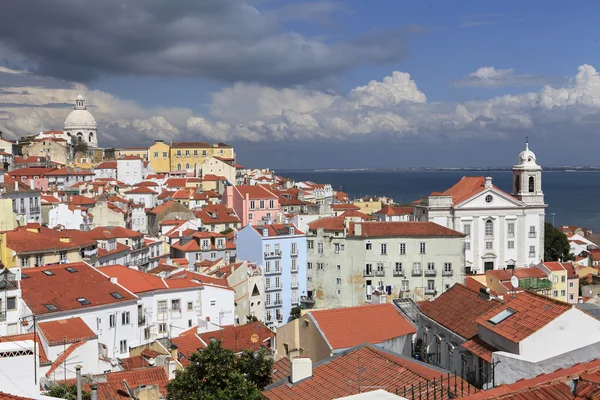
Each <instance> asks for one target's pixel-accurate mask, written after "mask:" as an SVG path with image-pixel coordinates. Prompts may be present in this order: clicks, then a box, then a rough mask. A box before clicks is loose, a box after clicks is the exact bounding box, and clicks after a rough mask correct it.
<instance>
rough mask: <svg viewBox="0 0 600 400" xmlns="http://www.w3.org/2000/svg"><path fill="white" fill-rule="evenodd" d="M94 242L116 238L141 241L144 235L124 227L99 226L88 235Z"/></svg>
mask: <svg viewBox="0 0 600 400" xmlns="http://www.w3.org/2000/svg"><path fill="white" fill-rule="evenodd" d="M86 234H87V235H88V236H89V237H91V238H92V239H94V240H106V239H114V238H128V239H141V238H142V237H143V236H144V234H143V233H141V232H138V231H134V230H132V229H129V228H124V227H122V226H111V227H107V226H99V227H97V228H94V229H92V230H91V231H88V232H87V233H86Z"/></svg>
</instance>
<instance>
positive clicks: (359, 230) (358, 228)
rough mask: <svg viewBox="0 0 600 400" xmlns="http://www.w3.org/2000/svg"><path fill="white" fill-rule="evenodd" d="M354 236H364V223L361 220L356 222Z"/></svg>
mask: <svg viewBox="0 0 600 400" xmlns="http://www.w3.org/2000/svg"><path fill="white" fill-rule="evenodd" d="M354 236H362V225H361V223H360V222H355V223H354Z"/></svg>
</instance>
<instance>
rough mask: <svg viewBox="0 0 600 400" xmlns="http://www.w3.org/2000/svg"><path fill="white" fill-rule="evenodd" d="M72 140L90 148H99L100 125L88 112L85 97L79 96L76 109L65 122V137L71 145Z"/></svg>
mask: <svg viewBox="0 0 600 400" xmlns="http://www.w3.org/2000/svg"><path fill="white" fill-rule="evenodd" d="M72 138H76V139H77V140H78V141H81V142H84V143H85V144H87V145H88V146H89V147H98V124H97V123H96V120H95V119H94V116H93V115H92V114H91V113H90V112H89V111H88V110H87V107H86V106H85V99H84V98H83V96H81V95H79V96H77V99H76V100H75V109H74V110H73V111H71V113H70V114H69V116H68V117H67V119H66V120H65V130H64V137H63V139H65V140H66V141H67V142H69V144H72V143H73V141H72Z"/></svg>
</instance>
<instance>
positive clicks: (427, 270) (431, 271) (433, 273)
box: [425, 269, 437, 276]
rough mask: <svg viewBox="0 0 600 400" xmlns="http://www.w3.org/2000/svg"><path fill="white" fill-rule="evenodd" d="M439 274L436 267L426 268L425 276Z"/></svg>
mask: <svg viewBox="0 0 600 400" xmlns="http://www.w3.org/2000/svg"><path fill="white" fill-rule="evenodd" d="M436 275H437V270H435V269H426V270H425V276H436Z"/></svg>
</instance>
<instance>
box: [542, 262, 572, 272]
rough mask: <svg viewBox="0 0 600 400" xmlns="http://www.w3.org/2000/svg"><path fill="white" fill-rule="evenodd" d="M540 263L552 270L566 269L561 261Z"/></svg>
mask: <svg viewBox="0 0 600 400" xmlns="http://www.w3.org/2000/svg"><path fill="white" fill-rule="evenodd" d="M564 264H566V263H564ZM542 265H543V266H544V267H546V268H548V269H549V270H550V271H552V272H560V271H565V270H566V268H565V267H564V266H563V263H561V262H558V261H545V262H543V263H542Z"/></svg>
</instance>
